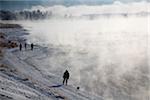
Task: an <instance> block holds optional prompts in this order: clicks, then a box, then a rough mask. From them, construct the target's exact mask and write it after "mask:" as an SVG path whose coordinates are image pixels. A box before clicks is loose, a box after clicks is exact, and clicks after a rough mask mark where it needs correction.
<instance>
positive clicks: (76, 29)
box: [18, 2, 150, 100]
mask: <svg viewBox="0 0 150 100" xmlns="http://www.w3.org/2000/svg"><path fill="white" fill-rule="evenodd" d="M130 5H133V6H130ZM143 5H144V6H143ZM148 5H149V3H146V2H143V3H134V4H126V5H125V4H120V3H115V4H114V5H109V6H73V7H63V6H54V7H50V8H44V7H40V8H42V9H43V11H44V10H50V11H53V17H50V18H49V19H45V20H37V21H31V20H28V21H18V23H21V24H22V25H23V26H24V27H25V29H27V30H28V31H29V32H30V33H31V34H30V35H29V36H27V39H28V42H33V43H37V44H40V45H46V46H48V47H49V48H48V50H49V51H48V52H45V53H48V56H47V58H45V59H43V60H42V61H41V60H38V62H41V63H40V64H41V65H42V66H43V67H45V68H46V71H47V72H52V73H58V76H59V75H60V76H61V74H62V73H63V71H64V70H65V69H66V68H67V69H69V71H70V73H71V78H70V84H74V86H80V87H81V89H83V90H85V91H87V92H90V93H93V94H96V95H99V96H102V97H103V98H104V100H148V99H149V93H150V90H149V84H150V75H149V59H148V58H149V55H148V53H149V52H148V51H149V49H148V45H149V41H148V37H149V33H148V31H149V23H150V20H149V17H150V16H149V15H144V16H143V13H142V15H135V13H137V12H149V8H148ZM38 8H39V7H34V8H33V9H38ZM60 8H61V9H60ZM62 8H63V9H62ZM121 8H122V9H121ZM114 12H115V13H114ZM104 13H107V14H110V16H102V15H99V14H104ZM116 13H117V14H118V13H127V14H131V13H132V14H133V15H129V16H127V15H125V16H124V15H123V16H122V15H120V14H119V15H116ZM114 14H115V15H114ZM144 14H145V13H144ZM85 15H86V16H85ZM95 15H96V16H95ZM52 47H55V49H54V48H53V49H51V48H52ZM53 50H54V51H53ZM39 66H40V65H39Z"/></svg>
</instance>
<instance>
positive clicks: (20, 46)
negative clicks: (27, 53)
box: [19, 43, 22, 51]
mask: <svg viewBox="0 0 150 100" xmlns="http://www.w3.org/2000/svg"><path fill="white" fill-rule="evenodd" d="M19 49H20V51H21V50H22V44H21V43H20V45H19Z"/></svg>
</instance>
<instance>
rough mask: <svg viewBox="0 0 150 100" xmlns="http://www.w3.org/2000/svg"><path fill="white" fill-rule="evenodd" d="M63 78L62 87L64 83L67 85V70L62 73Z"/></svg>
mask: <svg viewBox="0 0 150 100" xmlns="http://www.w3.org/2000/svg"><path fill="white" fill-rule="evenodd" d="M63 78H64V80H63V85H64V84H65V83H66V85H67V83H68V79H69V72H68V71H67V70H66V71H65V72H64V75H63Z"/></svg>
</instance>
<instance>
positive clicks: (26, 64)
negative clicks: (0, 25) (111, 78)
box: [0, 29, 103, 100]
mask: <svg viewBox="0 0 150 100" xmlns="http://www.w3.org/2000/svg"><path fill="white" fill-rule="evenodd" d="M1 31H2V32H5V33H6V35H7V39H8V40H9V39H10V40H17V41H20V42H22V43H24V39H23V38H22V36H23V35H24V34H26V32H25V30H22V29H1ZM47 50H48V51H49V52H48V51H47ZM59 53H61V55H62V57H63V55H65V53H64V52H63V51H62V50H60V49H59V48H57V47H51V48H50V49H47V48H46V47H41V46H36V47H35V49H34V51H31V50H30V49H29V48H28V49H27V50H23V51H19V50H18V48H14V49H5V52H4V57H3V59H2V60H1V61H0V64H1V67H0V100H61V99H65V100H103V99H102V97H100V96H96V95H93V94H90V93H86V92H83V91H82V90H77V89H76V86H75V85H73V84H71V83H69V85H68V86H63V85H62V75H63V71H62V73H60V74H58V73H55V72H51V71H49V70H50V69H47V68H46V65H44V62H42V61H44V58H45V57H47V56H49V55H55V56H57V55H59ZM56 60H57V59H56ZM42 65H43V66H42ZM55 67H57V66H55ZM58 69H59V68H58ZM52 71H53V70H52ZM59 71H60V70H59Z"/></svg>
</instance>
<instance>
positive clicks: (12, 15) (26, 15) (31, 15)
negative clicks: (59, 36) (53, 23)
mask: <svg viewBox="0 0 150 100" xmlns="http://www.w3.org/2000/svg"><path fill="white" fill-rule="evenodd" d="M51 15H52V12H42V11H40V10H34V11H19V12H11V11H4V10H0V20H23V19H25V20H26V19H30V20H37V19H45V18H47V17H49V16H51Z"/></svg>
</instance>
